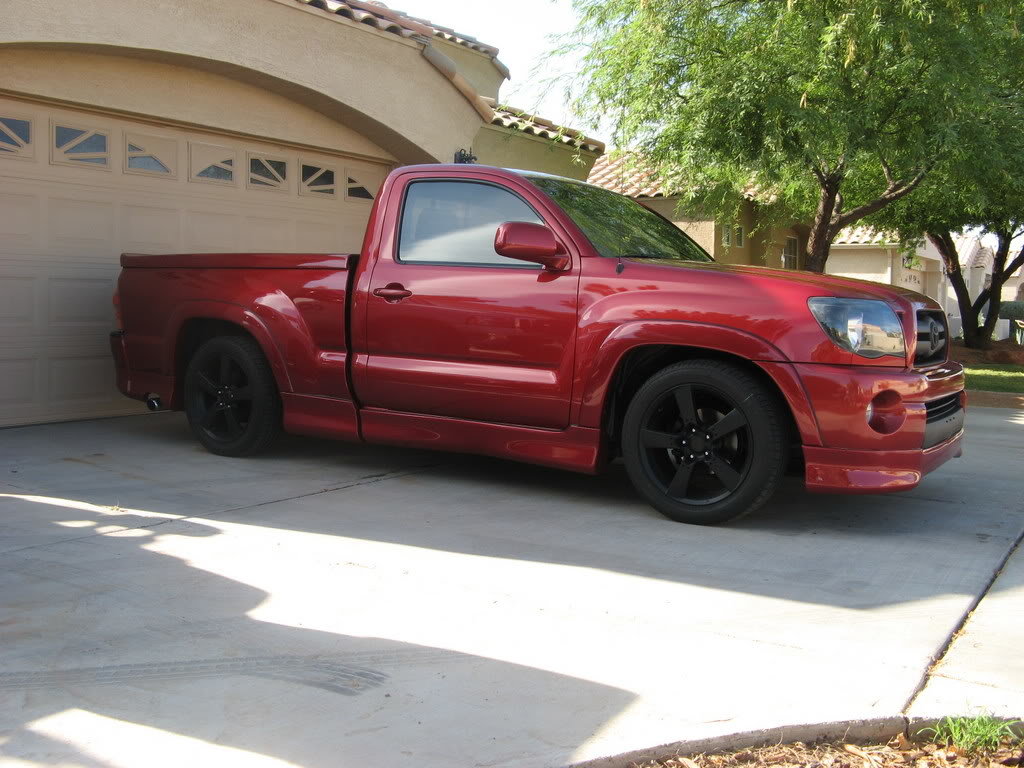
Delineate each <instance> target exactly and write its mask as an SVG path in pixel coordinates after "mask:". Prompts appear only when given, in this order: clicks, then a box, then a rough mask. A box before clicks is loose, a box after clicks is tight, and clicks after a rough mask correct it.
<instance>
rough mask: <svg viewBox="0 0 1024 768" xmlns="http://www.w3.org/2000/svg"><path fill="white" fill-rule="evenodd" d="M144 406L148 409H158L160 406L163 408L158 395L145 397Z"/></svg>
mask: <svg viewBox="0 0 1024 768" xmlns="http://www.w3.org/2000/svg"><path fill="white" fill-rule="evenodd" d="M146 407H147V408H149V410H151V411H159V410H160V409H161V408H163V405H162V404H161V403H160V398H159V397H156V396H155V395H151V396H149V397H147V398H146Z"/></svg>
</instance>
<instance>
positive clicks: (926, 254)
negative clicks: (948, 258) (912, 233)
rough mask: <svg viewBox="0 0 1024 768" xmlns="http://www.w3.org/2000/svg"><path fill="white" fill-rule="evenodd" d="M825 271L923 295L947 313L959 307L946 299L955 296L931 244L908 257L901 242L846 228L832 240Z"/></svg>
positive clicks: (865, 229)
mask: <svg viewBox="0 0 1024 768" xmlns="http://www.w3.org/2000/svg"><path fill="white" fill-rule="evenodd" d="M825 271H826V272H828V273H829V274H830V275H839V276H841V277H854V278H857V279H859V280H871V281H873V282H876V283H889V284H890V285H896V286H899V287H900V288H909V289H910V290H912V291H917V292H918V293H923V294H925V295H926V296H930V297H931V298H933V299H935V300H936V301H938V302H939V303H940V304H942V305H943V307H944V308H945V309H946V311H947V312H949V311H950V306H952V307H955V306H956V297H955V296H954V297H953V301H952V305H950V304H948V302H947V299H946V296H947V293H948V295H952V289H951V288H950V287H949V281H948V279H947V278H946V270H945V268H944V267H943V263H942V256H941V255H940V254H939V252H938V250H937V249H936V248H935V246H934V245H932V244H931V242H929V241H927V240H926V241H925V242H924V243H923V244H922V245H921V246H920V247H919V248H918V249H917V250H916V251H915V253H914V254H913V255H907V254H905V253H904V252H903V249H902V248H901V247H900V243H899V241H898V240H897V239H896V238H894V237H892V236H890V235H888V234H887V233H885V232H880V231H878V230H876V229H873V228H872V227H867V226H853V227H847V228H846V229H843V230H841V231H840V232H839V234H838V235H836V238H835V240H833V241H832V248H831V251H830V252H829V257H828V262H827V264H826V267H825Z"/></svg>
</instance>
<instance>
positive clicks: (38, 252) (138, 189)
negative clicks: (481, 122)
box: [0, 98, 388, 426]
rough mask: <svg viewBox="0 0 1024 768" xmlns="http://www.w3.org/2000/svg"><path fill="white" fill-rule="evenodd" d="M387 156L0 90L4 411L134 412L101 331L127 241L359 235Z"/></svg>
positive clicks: (170, 246) (274, 246) (208, 246)
mask: <svg viewBox="0 0 1024 768" xmlns="http://www.w3.org/2000/svg"><path fill="white" fill-rule="evenodd" d="M387 170H388V169H387V167H386V166H385V165H384V164H383V163H376V162H373V161H370V160H366V159H362V158H352V157H346V156H343V155H328V154H324V153H322V152H307V151H303V150H301V149H297V148H290V147H285V146H281V145H280V144H273V143H265V142H260V141H257V140H247V139H242V138H237V137H228V136H223V135H218V134H214V133H204V132H201V131H192V130H181V129H177V128H169V127H163V126H160V125H157V124H152V125H151V124H147V123H145V122H142V121H138V122H135V121H130V120H125V119H122V118H119V117H112V116H110V117H108V116H105V115H104V114H102V113H89V112H84V111H76V110H70V109H63V108H57V107H51V106H46V105H39V104H34V103H29V102H22V101H16V100H12V99H5V98H0V426H6V425H12V424H28V423H33V422H41V421H57V420H62V419H77V418H86V417H94V416H108V415H114V414H120V413H133V412H137V410H138V404H136V403H133V402H132V401H130V400H127V399H126V398H123V397H122V396H121V395H119V394H118V393H117V392H116V390H115V389H114V386H113V383H112V382H113V370H112V363H111V360H110V353H109V347H108V342H107V335H108V333H109V331H110V330H111V329H112V326H113V314H112V308H111V295H112V293H113V290H114V285H115V282H116V279H117V274H118V271H119V266H118V257H119V255H120V254H121V253H122V252H123V251H132V252H139V253H176V252H217V251H260V252H267V251H297V252H312V253H324V252H334V253H338V252H341V253H345V252H350V251H358V250H359V246H360V243H361V241H362V235H363V229H364V226H365V223H366V220H367V218H368V216H369V212H370V205H371V203H372V198H373V196H374V195H376V193H377V190H378V188H379V186H380V183H381V181H382V180H383V178H384V175H385V174H386V173H387Z"/></svg>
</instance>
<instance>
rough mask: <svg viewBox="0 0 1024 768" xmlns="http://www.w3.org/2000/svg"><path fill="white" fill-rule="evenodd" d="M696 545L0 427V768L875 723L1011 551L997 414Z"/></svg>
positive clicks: (473, 476) (456, 477)
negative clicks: (913, 461) (873, 484)
mask: <svg viewBox="0 0 1024 768" xmlns="http://www.w3.org/2000/svg"><path fill="white" fill-rule="evenodd" d="M969 421H970V423H969V432H968V438H967V451H966V455H965V457H964V458H963V459H961V460H959V461H955V462H952V463H950V464H948V465H946V466H945V467H943V468H941V469H940V470H939V471H938V472H937V473H936V474H934V475H932V476H931V477H929V478H928V479H927V480H926V481H925V482H924V484H923V485H922V486H921V487H920V488H918V489H917V490H915V491H913V492H911V493H909V494H904V495H898V496H873V497H840V496H811V495H808V494H805V493H804V492H803V491H802V490H801V489H800V487H799V484H798V483H796V482H792V483H790V484H789V485H788V487H785V488H784V489H783V490H782V491H781V492H780V493H779V494H778V496H777V497H776V499H775V501H774V502H773V503H772V504H771V505H770V506H769V507H768V508H766V509H764V510H762V511H761V512H760V513H758V514H756V515H754V516H753V517H750V518H748V519H746V520H744V521H742V522H741V523H739V524H736V525H732V526H729V527H723V528H699V527H691V526H685V525H679V524H675V523H672V522H669V521H667V520H665V519H663V518H662V517H660V516H659V515H657V514H656V513H655V512H653V511H652V510H651V509H650V508H648V507H647V506H645V505H644V504H643V503H641V502H639V501H637V500H636V499H635V498H634V496H633V494H632V492H631V491H630V489H629V487H628V485H627V483H626V480H625V477H624V474H623V472H622V471H621V470H620V469H615V470H613V471H612V472H611V473H610V474H608V475H607V476H605V477H601V478H588V477H582V476H574V475H570V474H565V473H561V472H557V471H553V470H550V471H549V470H545V469H539V468H534V467H527V466H521V465H516V464H510V463H504V462H499V461H492V460H488V459H483V458H475V457H469V458H467V457H459V456H453V455H450V454H431V453H423V452H413V451H404V450H397V449H385V448H366V447H360V446H352V445H345V444H340V443H327V442H319V441H313V440H306V439H301V440H300V439H289V440H286V441H285V442H284V443H283V444H282V445H281V446H280V447H279V448H278V449H277V450H276V451H275V452H274V453H273V454H272V455H270V456H266V457H260V458H257V459H248V460H234V459H225V458H219V457H215V456H211V455H209V454H207V453H205V452H204V451H203V450H202V449H200V448H199V447H198V446H197V445H196V444H195V443H194V442H193V441H192V439H191V436H190V435H189V432H188V429H187V427H186V425H185V423H184V421H183V419H182V418H181V417H180V416H178V415H173V414H160V415H153V416H138V417H129V418H122V419H111V420H106V421H93V422H80V423H72V424H59V425H49V426H39V427H29V428H19V429H9V430H5V431H0V534H2V536H0V764H3V765H5V766H6V765H12V766H13V765H18V766H21V765H53V764H61V765H69V766H85V767H86V768H99V767H106V766H132V767H133V768H134V767H136V766H143V765H144V766H147V768H155V767H156V766H175V768H180V766H184V765H197V766H214V765H215V766H229V765H244V766H272V765H273V766H280V765H299V766H308V767H310V768H336V767H337V766H382V767H385V768H391V767H392V766H403V765H408V766H416V767H417V768H422V767H423V766H430V767H433V766H460V767H465V766H560V765H565V764H569V763H574V762H581V761H586V760H590V759H594V758H600V757H603V756H609V755H617V754H621V753H624V752H628V751H631V750H637V749H643V748H645V747H651V746H655V745H659V744H666V743H671V742H676V741H679V740H684V739H693V738H703V737H711V736H715V735H716V734H725V733H732V732H737V731H743V730H747V729H753V728H765V727H774V726H781V725H788V724H794V723H809V722H820V721H829V720H841V719H852V718H878V717H890V716H898V715H900V714H901V713H903V712H904V711H905V709H906V707H907V705H908V703H909V702H910V700H911V699H912V698H913V696H914V695H915V693H916V692H917V691H918V689H919V687H920V686H921V685H922V683H923V682H924V680H925V674H926V671H927V668H928V666H929V664H930V662H931V661H932V659H933V656H934V655H935V654H937V653H938V652H940V650H941V649H943V648H944V647H945V644H946V643H947V641H948V639H949V636H950V634H951V633H952V632H953V631H954V630H956V629H957V628H958V626H960V624H961V622H962V620H963V618H964V615H965V613H966V612H967V611H968V610H969V609H970V608H971V607H972V605H973V603H974V602H975V601H976V600H977V598H978V597H979V596H980V595H981V594H982V593H983V592H984V591H985V590H986V588H987V587H988V586H989V584H990V582H991V580H992V578H993V576H994V574H995V572H996V570H997V569H998V568H999V566H1000V565H1001V564H1002V562H1003V561H1004V559H1005V558H1006V557H1007V555H1008V553H1009V551H1010V550H1011V548H1012V547H1013V546H1014V543H1015V542H1016V541H1017V540H1018V538H1019V537H1020V536H1021V533H1022V530H1024V499H1022V487H1024V482H1022V479H1021V468H1022V467H1024V462H1022V461H1021V459H1022V458H1024V412H1019V411H1012V410H998V409H981V408H977V409H973V410H972V411H971V413H970V417H969Z"/></svg>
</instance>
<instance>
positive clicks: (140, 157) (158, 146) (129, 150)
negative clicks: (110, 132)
mask: <svg viewBox="0 0 1024 768" xmlns="http://www.w3.org/2000/svg"><path fill="white" fill-rule="evenodd" d="M177 169H178V142H176V141H175V140H174V139H165V138H162V137H160V136H144V135H142V134H136V133H128V134H125V148H124V170H125V173H138V174H142V175H145V176H165V177H169V178H174V177H175V176H177Z"/></svg>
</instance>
